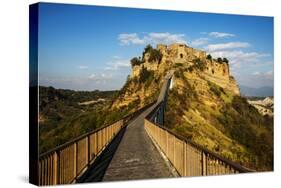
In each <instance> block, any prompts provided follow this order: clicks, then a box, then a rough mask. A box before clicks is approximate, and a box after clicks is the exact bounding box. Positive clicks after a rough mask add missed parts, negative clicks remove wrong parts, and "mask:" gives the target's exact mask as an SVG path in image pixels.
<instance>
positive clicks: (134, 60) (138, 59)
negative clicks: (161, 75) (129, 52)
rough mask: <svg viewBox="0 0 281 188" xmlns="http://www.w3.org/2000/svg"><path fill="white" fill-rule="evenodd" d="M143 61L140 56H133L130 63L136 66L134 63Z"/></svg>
mask: <svg viewBox="0 0 281 188" xmlns="http://www.w3.org/2000/svg"><path fill="white" fill-rule="evenodd" d="M142 63H143V61H142V60H141V59H140V58H137V57H134V58H133V59H131V65H132V67H133V66H136V65H141V64H142Z"/></svg>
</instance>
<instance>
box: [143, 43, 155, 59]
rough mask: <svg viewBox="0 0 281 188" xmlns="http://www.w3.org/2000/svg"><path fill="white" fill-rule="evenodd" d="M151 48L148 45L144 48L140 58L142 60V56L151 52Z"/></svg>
mask: <svg viewBox="0 0 281 188" xmlns="http://www.w3.org/2000/svg"><path fill="white" fill-rule="evenodd" d="M152 49H153V48H152V46H151V45H150V44H148V45H147V46H146V47H145V48H144V51H143V53H142V57H143V58H144V54H146V53H148V52H150V51H151V50H152Z"/></svg>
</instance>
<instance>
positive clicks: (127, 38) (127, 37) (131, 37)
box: [118, 33, 144, 45]
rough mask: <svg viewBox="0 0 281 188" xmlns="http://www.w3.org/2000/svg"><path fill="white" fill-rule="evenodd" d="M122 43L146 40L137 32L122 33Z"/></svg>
mask: <svg viewBox="0 0 281 188" xmlns="http://www.w3.org/2000/svg"><path fill="white" fill-rule="evenodd" d="M118 40H119V41H120V44H121V45H130V44H144V40H142V39H140V38H139V37H138V35H137V34H136V33H122V34H120V35H119V36H118Z"/></svg>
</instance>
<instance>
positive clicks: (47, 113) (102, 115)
mask: <svg viewBox="0 0 281 188" xmlns="http://www.w3.org/2000/svg"><path fill="white" fill-rule="evenodd" d="M39 92H40V93H39V109H40V113H39V135H40V137H39V150H40V153H43V152H46V151H48V150H50V149H52V148H54V147H56V146H58V145H61V144H63V143H65V142H67V141H69V140H71V139H73V138H76V137H78V136H80V135H82V134H84V133H87V132H89V131H91V130H94V129H96V128H98V127H100V126H102V125H105V124H110V123H112V122H114V121H116V120H118V119H121V118H122V117H123V116H125V115H127V114H128V113H129V111H130V108H132V107H130V106H129V107H127V108H123V109H118V110H117V109H110V108H109V107H110V106H111V103H112V100H113V99H114V98H115V97H116V96H117V94H118V91H98V90H96V91H92V92H90V91H73V90H63V89H55V88H53V87H40V88H39ZM98 99H104V100H102V101H100V102H97V103H89V104H88V105H79V103H80V102H85V101H93V100H98Z"/></svg>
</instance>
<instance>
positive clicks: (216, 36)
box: [209, 31, 235, 38]
mask: <svg viewBox="0 0 281 188" xmlns="http://www.w3.org/2000/svg"><path fill="white" fill-rule="evenodd" d="M209 36H211V37H214V38H226V37H235V35H234V34H232V33H222V32H216V31H215V32H210V33H209Z"/></svg>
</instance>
